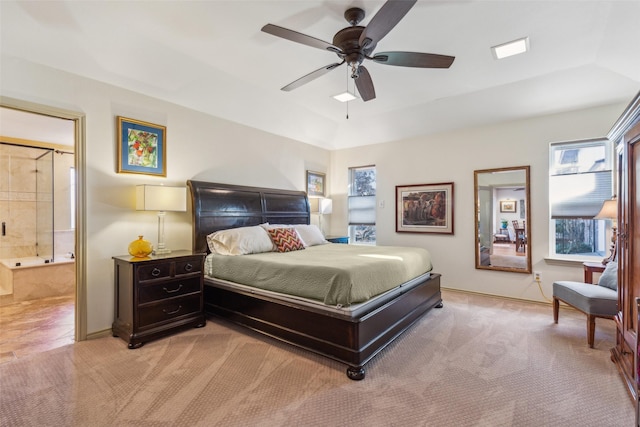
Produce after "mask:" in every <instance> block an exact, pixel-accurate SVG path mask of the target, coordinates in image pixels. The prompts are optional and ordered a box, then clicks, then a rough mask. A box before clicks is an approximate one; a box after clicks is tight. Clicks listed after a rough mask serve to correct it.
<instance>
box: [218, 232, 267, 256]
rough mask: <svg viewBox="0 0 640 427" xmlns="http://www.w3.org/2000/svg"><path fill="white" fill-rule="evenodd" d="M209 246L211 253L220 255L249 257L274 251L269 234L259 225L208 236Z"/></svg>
mask: <svg viewBox="0 0 640 427" xmlns="http://www.w3.org/2000/svg"><path fill="white" fill-rule="evenodd" d="M207 244H208V245H209V249H210V250H211V252H213V253H214V254H219V255H247V254H258V253H262V252H272V251H273V243H272V242H271V238H270V237H269V234H268V233H267V232H266V231H265V229H264V228H262V227H260V226H259V225H256V226H253V227H239V228H230V229H228V230H220V231H216V232H215V233H211V234H209V235H208V236H207Z"/></svg>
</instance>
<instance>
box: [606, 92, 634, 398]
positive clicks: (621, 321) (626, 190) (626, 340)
mask: <svg viewBox="0 0 640 427" xmlns="http://www.w3.org/2000/svg"><path fill="white" fill-rule="evenodd" d="M608 138H609V139H610V140H611V141H613V142H614V144H615V147H616V153H617V161H618V236H617V239H618V242H617V245H618V310H619V311H618V314H617V316H616V318H615V322H616V346H615V347H614V348H612V349H611V359H612V360H613V362H614V363H615V364H616V365H617V367H618V369H619V371H620V374H621V375H622V378H623V380H624V382H625V385H626V386H627V389H628V391H629V394H630V395H631V396H632V398H633V399H634V400H635V401H636V402H638V396H637V394H638V391H637V389H638V388H637V384H638V383H637V380H638V376H637V375H638V373H637V372H638V369H637V367H638V355H637V354H636V353H637V351H636V349H637V348H638V341H637V340H638V331H637V329H638V309H637V304H636V298H637V297H640V181H639V177H640V93H639V94H638V95H636V97H635V99H634V100H633V101H632V102H631V104H629V106H628V107H627V109H626V110H625V111H624V113H623V114H622V116H621V117H620V118H619V119H618V121H617V122H616V123H615V125H614V126H613V128H612V129H611V131H610V132H609V135H608Z"/></svg>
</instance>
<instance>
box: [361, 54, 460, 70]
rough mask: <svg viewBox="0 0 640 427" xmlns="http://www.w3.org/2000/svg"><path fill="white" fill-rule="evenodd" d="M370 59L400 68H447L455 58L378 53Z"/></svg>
mask: <svg viewBox="0 0 640 427" xmlns="http://www.w3.org/2000/svg"><path fill="white" fill-rule="evenodd" d="M371 59H373V60H374V61H375V62H378V63H380V64H387V65H397V66H400V67H418V68H449V67H450V66H451V64H453V60H454V59H456V57H455V56H447V55H436V54H434V53H419V52H380V53H376V54H375V55H374V56H373V58H371Z"/></svg>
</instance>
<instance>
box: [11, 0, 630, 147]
mask: <svg viewBox="0 0 640 427" xmlns="http://www.w3.org/2000/svg"><path fill="white" fill-rule="evenodd" d="M383 4H384V1H382V0H376V1H338V0H323V1H313V0H308V1H271V0H256V1H238V0H234V1H193V2H191V1H162V2H160V1H153V2H151V1H51V2H36V1H29V2H25V1H19V2H16V1H7V0H3V1H2V2H0V19H1V21H0V38H1V48H2V55H3V60H6V59H8V58H17V59H23V60H27V61H32V62H34V63H38V64H43V65H47V66H50V67H53V68H57V69H61V70H64V71H68V72H70V73H74V74H78V75H81V76H85V77H88V78H91V79H95V80H99V81H102V82H106V83H109V84H113V85H117V86H120V87H123V88H126V89H130V90H132V91H136V92H139V93H143V94H146V95H149V96H153V97H156V98H160V99H163V100H167V101H170V102H174V103H176V104H180V105H183V106H185V107H189V108H193V109H196V110H199V111H203V112H206V113H210V114H212V115H215V116H218V117H222V118H225V119H228V120H232V121H235V122H239V123H242V124H245V125H248V126H251V127H255V128H258V129H262V130H264V131H267V132H270V133H274V134H277V135H282V136H285V137H289V138H293V139H296V140H299V141H303V142H306V143H310V144H314V145H318V146H321V147H325V148H328V149H339V148H345V147H353V146H359V145H363V144H371V143H379V142H386V141H393V140H398V139H403V138H410V137H414V136H418V135H423V134H433V133H438V132H443V131H448V130H452V129H456V128H462V127H468V126H477V125H482V124H488V123H497V122H502V121H507V120H513V119H518V118H523V117H529V116H536V115H544V114H551V113H557V112H562V111H567V110H574V109H579V108H586V107H592V106H598V105H605V104H611V103H616V102H627V101H630V100H631V98H632V97H633V96H634V95H635V93H636V92H638V90H640V48H639V47H638V41H639V40H640V18H639V17H640V1H624V0H619V1H559V0H557V1H538V0H533V1H527V0H519V1H514V0H508V1H497V0H496V1H484V0H467V1H456V0H451V1H428V0H421V1H418V3H417V4H416V5H415V6H414V7H413V8H412V9H411V10H410V11H409V13H408V14H407V15H406V16H405V17H404V19H402V21H401V22H400V23H399V24H398V25H397V26H396V27H395V28H394V29H393V30H391V32H390V33H389V34H388V35H387V36H386V37H384V38H383V39H382V41H380V42H379V43H378V47H377V48H376V51H377V52H380V51H394V50H400V51H414V52H428V53H437V54H443V55H451V56H455V57H456V59H455V62H454V63H453V65H452V66H451V68H449V69H420V68H405V67H395V66H389V65H382V64H377V63H374V62H367V63H366V66H367V68H368V70H369V72H370V74H371V77H372V80H373V83H374V85H375V89H376V94H377V97H376V99H374V100H371V101H369V102H363V101H362V100H361V99H357V100H355V101H351V102H349V103H348V104H344V103H340V102H337V101H336V100H334V99H333V98H331V96H332V95H335V94H337V93H339V92H343V91H344V90H346V89H347V88H348V89H349V90H351V91H353V90H354V88H353V81H352V80H351V79H350V78H349V76H348V71H347V67H346V66H344V65H343V66H342V67H340V68H337V69H335V70H333V71H331V72H330V73H328V74H326V75H324V76H322V77H320V78H318V79H316V80H314V81H312V82H310V83H308V84H306V85H304V86H302V87H300V88H298V89H296V90H294V91H291V92H284V91H281V90H280V88H281V87H283V86H285V85H287V84H289V83H291V82H292V81H294V80H296V79H298V78H299V77H302V76H304V75H305V74H307V73H309V72H311V71H313V70H316V69H318V68H320V67H322V66H325V65H328V64H331V63H334V62H337V61H336V60H337V59H338V58H337V57H336V55H335V54H333V53H331V52H328V51H324V52H323V51H322V50H320V49H314V48H312V47H309V46H304V45H301V44H297V43H293V42H291V41H288V40H284V39H281V38H278V37H274V36H272V35H270V34H266V33H264V32H261V31H260V29H261V28H262V27H263V26H264V25H265V24H267V23H271V24H276V25H279V26H282V27H286V28H289V29H292V30H295V31H298V32H301V33H304V34H307V35H310V36H313V37H316V38H318V39H321V40H325V41H327V42H331V41H332V38H333V35H334V34H335V33H336V32H337V31H339V30H340V29H342V28H344V27H346V26H348V25H349V24H348V23H347V22H346V21H345V19H344V17H343V13H344V11H345V10H346V9H348V8H349V7H353V6H357V7H361V8H362V9H364V10H365V12H366V16H365V18H364V20H363V21H362V22H361V24H360V25H364V26H366V25H367V24H368V22H369V20H370V19H371V17H373V16H374V15H375V14H376V12H377V11H378V10H379V9H380V7H381V6H382V5H383ZM520 37H529V41H530V51H529V52H528V53H526V54H523V55H518V56H514V57H510V58H507V59H503V60H495V59H494V58H493V56H492V54H491V51H490V47H491V46H494V45H497V44H501V43H504V42H508V41H511V40H514V39H517V38H520ZM347 109H348V111H347ZM347 113H348V118H347Z"/></svg>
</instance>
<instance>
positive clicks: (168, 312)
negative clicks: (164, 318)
mask: <svg viewBox="0 0 640 427" xmlns="http://www.w3.org/2000/svg"><path fill="white" fill-rule="evenodd" d="M180 310H182V306H181V305H179V306H178V308H177V309H175V310H173V311H167V309H166V308H163V309H162V311H163V312H164V314H176V313H177V312H179V311H180Z"/></svg>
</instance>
